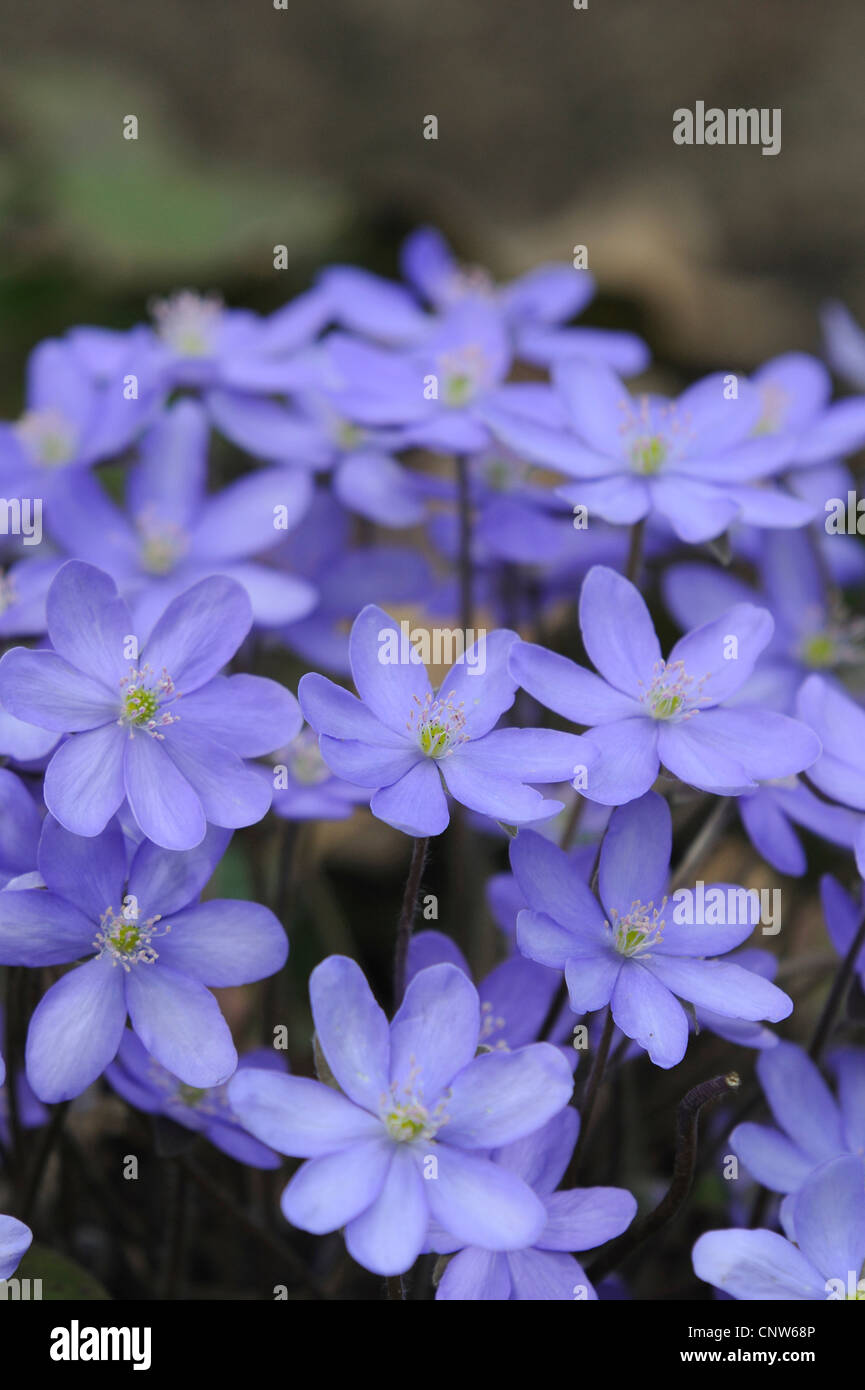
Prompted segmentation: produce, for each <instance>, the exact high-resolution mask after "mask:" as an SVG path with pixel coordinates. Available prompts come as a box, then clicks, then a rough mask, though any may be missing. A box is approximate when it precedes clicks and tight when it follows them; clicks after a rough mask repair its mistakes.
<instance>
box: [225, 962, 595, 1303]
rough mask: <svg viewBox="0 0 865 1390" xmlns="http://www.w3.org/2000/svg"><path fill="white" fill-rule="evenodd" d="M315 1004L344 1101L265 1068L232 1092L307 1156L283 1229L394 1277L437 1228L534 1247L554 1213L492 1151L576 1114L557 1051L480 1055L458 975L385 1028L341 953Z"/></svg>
mask: <svg viewBox="0 0 865 1390" xmlns="http://www.w3.org/2000/svg"><path fill="white" fill-rule="evenodd" d="M310 999H311V1002H312V1012H313V1018H314V1020H315V1028H316V1034H317V1037H318V1042H319V1045H320V1047H321V1050H322V1052H323V1053H324V1056H325V1058H326V1060H327V1064H328V1067H329V1068H330V1071H331V1073H332V1075H333V1077H334V1078H335V1081H336V1084H337V1086H338V1087H339V1088H340V1090H339V1091H337V1090H334V1089H332V1088H331V1087H330V1086H325V1085H322V1084H321V1083H320V1082H317V1081H311V1080H308V1079H306V1078H304V1077H295V1076H274V1075H273V1074H272V1073H270V1072H261V1071H254V1070H249V1071H245V1072H240V1073H238V1075H236V1076H235V1077H234V1078H233V1079H232V1081H231V1084H230V1085H229V1088H228V1094H229V1098H230V1100H231V1104H232V1106H233V1108H234V1111H235V1113H236V1114H237V1115H238V1116H239V1117H240V1119H241V1122H242V1123H243V1124H245V1125H246V1127H247V1129H248V1130H249V1131H250V1132H251V1133H252V1134H254V1135H255V1136H256V1137H257V1138H258V1139H260V1140H261V1142H262V1143H263V1144H268V1145H269V1146H270V1147H272V1148H274V1149H276V1150H277V1151H278V1152H279V1153H286V1154H291V1155H294V1156H296V1157H298V1158H306V1159H308V1160H309V1162H307V1163H305V1164H303V1166H302V1167H301V1168H300V1169H299V1171H298V1172H297V1173H296V1174H295V1176H294V1177H293V1178H292V1180H291V1182H290V1183H289V1184H288V1187H287V1188H286V1189H285V1191H284V1192H283V1194H282V1210H283V1214H284V1215H285V1217H286V1219H287V1220H288V1221H290V1222H291V1223H292V1224H293V1225H295V1226H299V1227H300V1228H301V1229H302V1230H306V1231H313V1232H314V1233H316V1234H322V1233H323V1232H325V1231H334V1230H337V1229H338V1228H339V1227H341V1226H344V1227H345V1239H346V1245H347V1247H348V1251H349V1254H350V1255H352V1257H353V1258H354V1259H355V1260H357V1262H358V1264H361V1265H363V1266H364V1267H365V1268H366V1269H370V1270H372V1271H373V1272H374V1273H376V1274H384V1275H394V1274H401V1273H403V1272H404V1271H405V1270H407V1269H409V1268H410V1267H411V1265H412V1264H413V1263H414V1261H415V1260H416V1259H417V1257H418V1255H419V1254H420V1253H421V1251H422V1250H423V1249H424V1248H425V1247H426V1244H427V1238H428V1234H429V1229H430V1223H431V1222H435V1223H436V1224H437V1225H438V1226H441V1227H443V1228H444V1229H445V1230H447V1231H449V1232H451V1234H452V1235H453V1236H454V1237H455V1238H457V1239H458V1240H460V1241H461V1242H462V1243H464V1244H466V1245H480V1246H482V1247H483V1248H484V1249H491V1250H507V1249H513V1248H516V1247H522V1246H528V1245H531V1244H532V1242H533V1241H534V1240H535V1239H536V1238H537V1237H538V1236H539V1235H540V1233H541V1230H542V1229H543V1227H544V1225H545V1224H546V1221H547V1213H546V1211H545V1208H544V1206H543V1204H542V1203H541V1202H540V1200H539V1199H538V1198H537V1197H536V1196H535V1194H534V1193H533V1192H532V1190H531V1188H530V1187H529V1186H528V1185H527V1184H526V1183H525V1182H524V1181H523V1180H522V1179H521V1178H520V1177H518V1176H517V1175H516V1174H514V1173H512V1172H509V1171H508V1170H507V1169H506V1168H503V1167H501V1166H500V1165H498V1164H495V1163H492V1162H491V1161H490V1159H489V1158H487V1157H486V1154H485V1152H484V1151H486V1150H489V1149H495V1148H499V1147H501V1146H502V1145H504V1144H509V1143H511V1142H512V1141H514V1140H516V1139H522V1138H524V1137H525V1135H527V1134H531V1133H532V1132H533V1131H534V1130H536V1129H539V1128H540V1126H541V1125H543V1124H545V1123H546V1122H547V1120H549V1119H551V1117H552V1116H553V1115H555V1114H556V1113H557V1112H558V1111H559V1110H561V1109H563V1107H564V1106H565V1105H567V1103H568V1100H569V1099H570V1095H571V1089H572V1082H571V1074H570V1071H569V1069H568V1066H567V1063H566V1062H565V1060H564V1058H563V1057H562V1055H561V1053H559V1052H558V1051H557V1050H556V1049H555V1048H554V1047H550V1046H549V1045H548V1044H547V1043H534V1044H532V1045H531V1046H530V1047H523V1048H519V1049H518V1050H517V1051H516V1052H487V1053H484V1054H482V1055H481V1056H479V1057H478V1056H476V1055H475V1054H476V1052H477V1047H478V1042H479V1041H480V1031H481V1016H480V1003H479V1000H478V995H477V991H476V990H475V988H474V986H473V985H472V984H471V982H470V981H469V980H467V979H466V977H465V975H464V974H463V973H462V971H461V970H458V969H457V968H456V967H454V966H452V965H435V966H432V967H431V968H430V969H428V970H422V971H421V972H420V974H418V975H416V976H415V978H414V979H413V980H412V981H411V983H410V985H409V987H408V989H407V990H406V994H405V999H404V1000H403V1003H402V1005H401V1007H400V1009H399V1011H398V1012H397V1014H396V1016H395V1017H394V1019H393V1021H392V1023H391V1024H390V1025H388V1021H387V1018H386V1017H385V1015H384V1013H383V1012H382V1010H381V1009H380V1008H379V1006H378V1005H377V1004H376V1002H375V1000H374V999H373V997H372V994H371V992H370V989H369V986H368V984H367V982H366V980H365V979H364V976H363V973H362V971H361V970H360V967H359V966H358V965H356V964H355V962H354V961H352V960H349V959H347V958H346V957H345V956H331V957H329V958H328V959H327V960H325V961H323V962H322V964H321V965H319V966H318V967H317V968H316V969H315V970H314V971H313V973H312V976H311V977H310Z"/></svg>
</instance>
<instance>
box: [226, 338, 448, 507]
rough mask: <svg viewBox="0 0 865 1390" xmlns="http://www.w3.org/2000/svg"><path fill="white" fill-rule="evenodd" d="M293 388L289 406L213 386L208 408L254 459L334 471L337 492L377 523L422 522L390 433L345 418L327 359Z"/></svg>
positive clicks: (414, 482)
mask: <svg viewBox="0 0 865 1390" xmlns="http://www.w3.org/2000/svg"><path fill="white" fill-rule="evenodd" d="M310 375H311V377H312V380H311V382H310V385H309V387H308V388H306V389H304V390H302V391H299V392H295V393H293V396H292V401H291V404H283V403H281V402H280V401H275V400H272V399H261V398H259V397H256V396H251V395H243V394H241V393H239V392H235V391H212V392H211V393H210V394H209V396H208V398H207V406H208V410H209V412H210V414H211V416H212V417H213V420H214V422H215V424H216V426H217V428H218V429H219V430H220V431H221V433H222V434H224V435H225V436H226V438H228V439H231V440H232V441H233V442H234V443H235V444H237V445H238V446H239V447H240V448H241V449H245V450H246V452H247V453H249V454H251V455H252V456H253V458H260V459H267V460H268V461H271V462H274V463H278V464H288V465H289V466H291V465H296V466H297V467H299V468H301V469H303V470H304V471H307V472H308V471H309V469H310V468H313V467H314V468H320V469H323V468H329V469H332V470H333V491H334V495H335V496H336V497H337V498H338V499H339V501H340V502H342V503H343V505H344V506H346V507H348V508H349V510H350V511H353V512H357V514H358V515H359V516H364V517H366V518H367V519H368V520H370V521H375V522H378V523H379V524H380V525H382V526H414V525H416V524H417V523H418V522H420V521H422V520H423V517H424V502H423V492H422V489H421V487H420V483H419V479H418V478H417V477H416V475H415V474H413V473H411V472H410V471H409V470H408V469H406V468H403V466H402V465H401V464H399V463H398V462H397V461H396V459H395V458H393V450H394V449H395V448H396V447H397V445H398V443H399V439H398V437H397V436H396V435H395V433H394V431H392V430H390V431H388V430H381V429H365V428H363V427H361V426H360V425H356V424H353V423H352V422H351V421H349V420H346V419H344V418H342V416H341V415H340V413H339V411H338V410H337V408H336V405H335V403H334V392H335V383H334V382H333V381H331V380H329V377H330V376H331V375H332V372H330V371H328V368H327V359H326V358H325V359H324V365H323V366H321V367H320V368H319V371H318V377H319V378H320V379H317V378H316V377H315V376H313V374H312V372H310Z"/></svg>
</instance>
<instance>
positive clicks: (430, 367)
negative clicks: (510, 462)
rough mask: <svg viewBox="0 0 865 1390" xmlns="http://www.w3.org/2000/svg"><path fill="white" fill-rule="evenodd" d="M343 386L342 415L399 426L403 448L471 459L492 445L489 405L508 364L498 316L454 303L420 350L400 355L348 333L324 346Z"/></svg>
mask: <svg viewBox="0 0 865 1390" xmlns="http://www.w3.org/2000/svg"><path fill="white" fill-rule="evenodd" d="M327 347H328V351H329V355H330V360H331V363H332V367H333V371H334V372H335V374H336V377H337V379H338V380H339V382H340V385H339V387H338V388H337V389H336V390H334V391H333V392H332V393H331V400H332V402H333V404H334V406H335V407H336V409H337V411H338V412H339V414H340V415H341V416H343V417H344V418H346V419H348V420H351V421H354V422H355V423H357V424H359V425H363V426H367V427H369V428H383V427H388V428H397V427H399V429H400V430H401V435H400V440H401V442H402V443H403V444H405V445H414V446H418V447H423V448H427V449H433V450H435V451H437V452H439V453H459V454H470V453H474V452H476V451H477V450H479V449H484V448H486V447H487V445H488V444H489V443H490V433H489V430H488V429H487V427H486V424H485V423H484V419H483V410H484V407H485V406H486V405H487V404H488V403H489V402H491V401H492V400H494V399H495V397H496V395H497V393H498V390H499V388H500V387H501V386H502V385H503V383H504V381H505V378H506V376H507V374H508V371H509V369H510V365H511V346H510V343H509V341H508V335H507V332H506V330H505V327H504V325H503V323H502V320H501V317H500V316H499V315H498V314H497V313H496V312H495V310H494V309H492V308H491V307H490V306H489V305H487V304H485V303H483V302H482V301H478V300H468V301H466V302H464V303H461V304H459V305H457V306H456V307H455V308H454V309H452V310H451V311H450V312H449V313H448V314H447V315H446V316H445V317H444V318H443V319H441V320H440V321H439V322H438V323H437V324H436V326H435V327H434V328H433V330H432V331H431V332H430V333H429V334H428V335H427V336H426V337H425V338H424V339H423V341H422V342H421V343H419V344H418V345H416V346H413V347H410V348H408V349H404V350H401V351H395V350H393V349H388V348H382V347H378V346H375V345H372V344H369V343H365V342H362V341H360V340H359V339H355V338H350V337H348V336H346V335H343V334H335V335H334V336H333V337H332V338H330V339H329V340H328V342H327Z"/></svg>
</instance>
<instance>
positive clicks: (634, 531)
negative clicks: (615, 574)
mask: <svg viewBox="0 0 865 1390" xmlns="http://www.w3.org/2000/svg"><path fill="white" fill-rule="evenodd" d="M645 530H646V519H645V517H643V520H642V521H635V522H634V524H633V526H632V527H631V536H630V541H629V544H628V565H627V569H626V571H625V575H626V578H628V579H629V580H630V581H631V583H632V584H636V582H637V580H638V579H639V577H640V567H641V565H642V563H643V537H644V534H645Z"/></svg>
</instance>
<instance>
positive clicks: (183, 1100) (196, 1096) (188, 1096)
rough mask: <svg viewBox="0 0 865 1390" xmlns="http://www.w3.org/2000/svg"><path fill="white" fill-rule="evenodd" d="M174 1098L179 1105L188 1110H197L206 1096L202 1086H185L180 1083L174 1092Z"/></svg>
mask: <svg viewBox="0 0 865 1390" xmlns="http://www.w3.org/2000/svg"><path fill="white" fill-rule="evenodd" d="M174 1095H175V1098H176V1099H177V1100H179V1101H180V1104H181V1105H186V1106H188V1107H189V1109H190V1110H197V1109H198V1107H199V1105H200V1104H201V1102H202V1101H203V1100H204V1097H205V1096H206V1095H207V1088H206V1087H204V1086H187V1085H186V1082H185V1081H181V1082H180V1083H179V1085H178V1087H177V1090H176V1091H175V1092H174Z"/></svg>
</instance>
